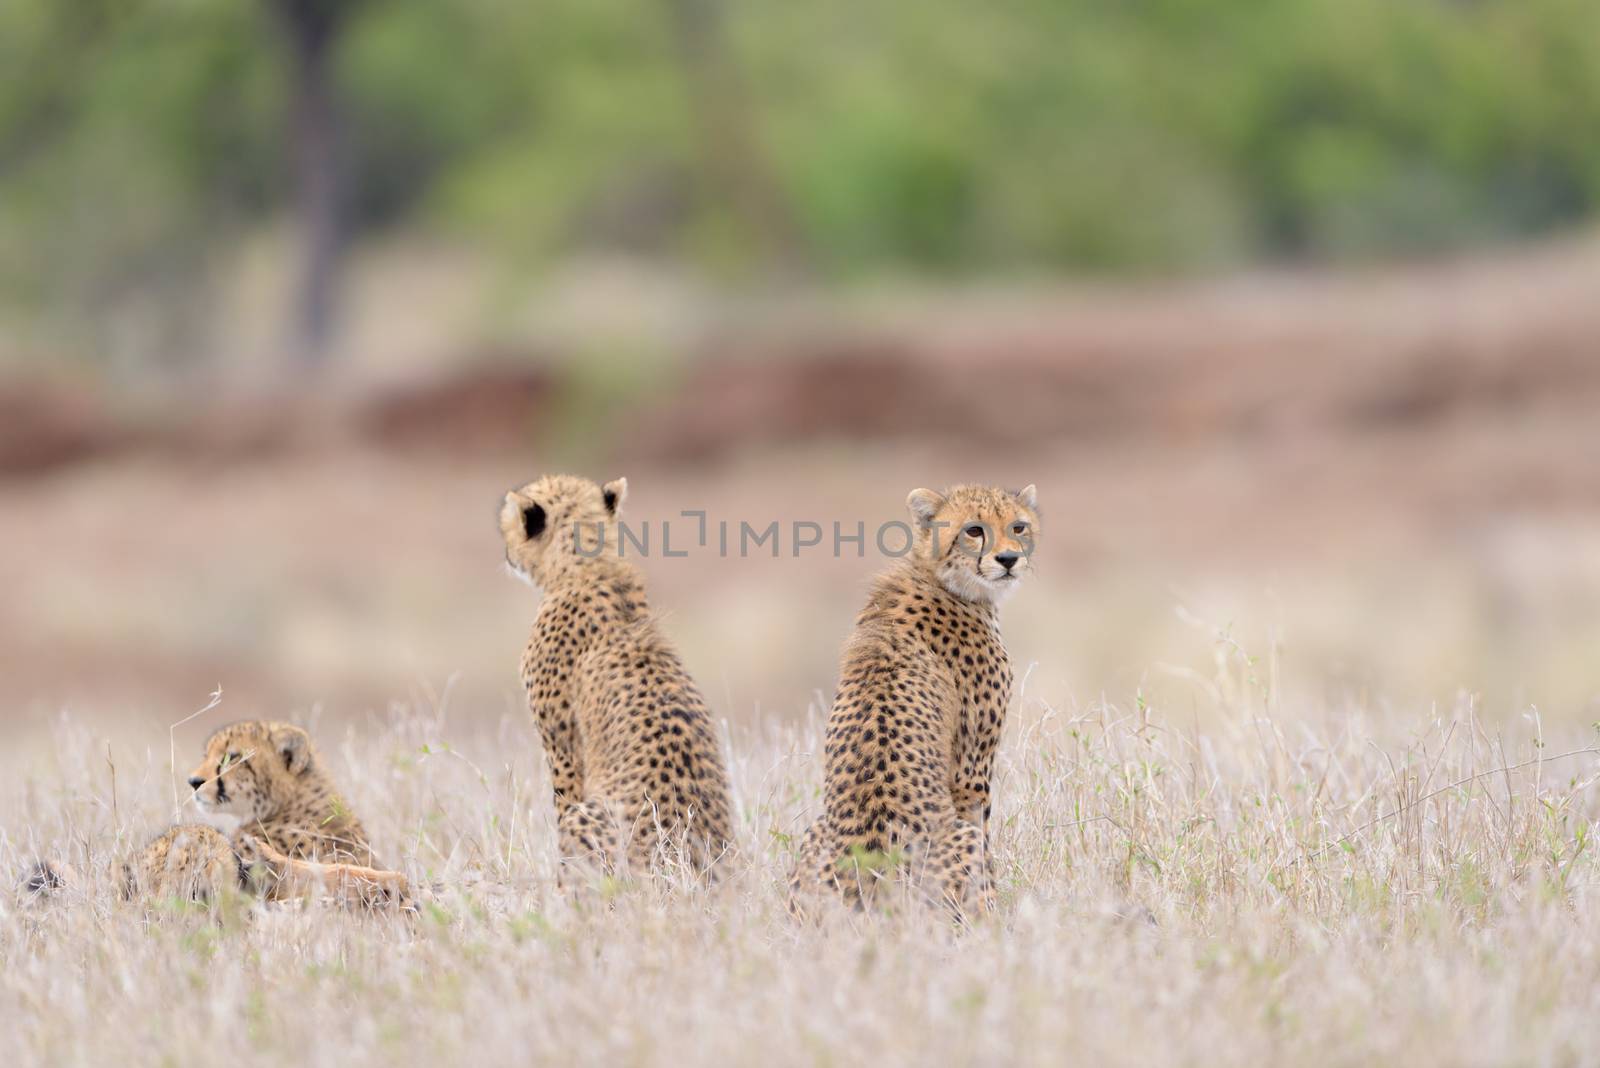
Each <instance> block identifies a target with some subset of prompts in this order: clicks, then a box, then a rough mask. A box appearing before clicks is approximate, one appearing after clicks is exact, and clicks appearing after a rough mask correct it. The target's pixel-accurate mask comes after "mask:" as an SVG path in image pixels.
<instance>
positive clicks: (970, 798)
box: [790, 486, 1038, 917]
mask: <svg viewBox="0 0 1600 1068" xmlns="http://www.w3.org/2000/svg"><path fill="white" fill-rule="evenodd" d="M1035 498H1036V493H1035V490H1034V487H1032V486H1028V487H1027V488H1026V489H1024V490H1022V491H1020V492H1011V491H1007V490H1000V489H991V488H988V487H984V486H956V487H954V488H952V489H950V490H947V491H945V492H944V493H942V494H941V493H934V492H933V491H931V490H926V489H919V490H914V491H913V492H912V493H911V495H910V497H909V498H907V501H906V504H907V506H908V507H909V508H910V510H911V516H912V519H913V520H914V526H915V531H916V537H915V541H914V543H913V546H912V551H911V553H910V554H909V555H908V556H907V557H906V558H905V559H903V560H901V561H899V562H898V563H897V564H896V565H895V566H894V567H892V568H891V569H889V570H888V571H886V572H885V573H884V574H882V575H880V576H879V577H878V579H877V580H876V582H875V583H874V585H873V588H872V592H871V594H870V595H869V597H868V598H867V606H866V607H865V608H864V609H862V611H861V614H860V615H859V616H858V617H857V618H856V627H855V633H853V634H852V635H851V637H850V640H849V642H847V643H846V645H845V648H844V655H843V661H842V664H841V666H840V671H839V691H838V694H837V695H836V696H835V697H834V701H833V710H832V712H831V713H830V715H829V717H828V727H827V736H826V752H825V760H826V769H827V783H826V788H825V792H824V811H823V814H822V816H821V817H820V818H818V820H817V821H816V823H815V824H813V825H812V827H811V829H810V830H809V831H808V832H807V834H806V836H805V839H804V840H803V842H802V843H801V847H800V851H799V856H798V858H797V863H796V868H795V872H794V876H793V878H792V880H791V882H790V902H791V907H792V908H793V909H794V910H795V911H796V912H797V913H801V914H804V913H805V911H806V909H805V899H806V898H807V897H808V896H813V895H815V894H816V893H817V892H818V891H820V890H821V889H822V888H824V887H826V888H828V889H830V890H832V891H834V892H838V893H842V894H843V895H844V897H845V899H846V900H847V901H850V902H852V903H855V904H861V903H863V902H864V901H866V900H869V899H870V896H871V893H872V890H873V887H874V886H875V884H876V883H877V881H879V879H880V878H881V877H882V876H884V875H885V874H886V873H887V872H888V871H889V870H891V869H893V870H897V871H901V872H904V873H905V874H907V875H908V876H910V877H911V880H912V881H913V883H915V884H917V885H919V886H921V887H922V888H923V889H924V890H925V891H927V892H928V893H929V896H930V897H937V898H938V899H940V900H942V901H943V902H944V903H945V904H946V905H947V906H948V907H949V908H950V909H951V910H952V911H954V912H955V913H956V915H957V916H958V917H966V916H968V915H970V914H971V913H972V911H973V909H974V908H975V907H976V908H978V909H981V910H983V911H988V910H989V909H991V908H992V907H993V887H992V878H991V869H990V860H989V845H988V840H989V835H988V826H989V779H990V773H991V771H992V769H993V766H994V753H995V745H996V743H998V741H999V740H1000V729H1001V726H1002V725H1003V724H1004V722H1005V715H1006V708H1007V706H1008V705H1009V704H1010V701H1011V662H1010V660H1009V659H1008V658H1007V656H1006V649H1005V645H1004V643H1003V642H1002V641H1001V638H1000V627H999V622H998V618H997V614H996V610H997V608H998V606H999V604H1000V602H1001V601H1002V600H1004V599H1005V597H1006V596H1007V595H1008V594H1010V593H1011V592H1012V591H1013V590H1015V589H1016V587H1017V584H1018V583H1019V582H1020V581H1021V578H1022V576H1023V575H1024V574H1026V573H1027V572H1028V570H1029V566H1030V562H1029V557H1030V555H1031V553H1032V551H1033V545H1034V539H1035V538H1036V537H1037V534H1038V530H1037V527H1038V515H1037V513H1036V511H1035V506H1036V500H1035Z"/></svg>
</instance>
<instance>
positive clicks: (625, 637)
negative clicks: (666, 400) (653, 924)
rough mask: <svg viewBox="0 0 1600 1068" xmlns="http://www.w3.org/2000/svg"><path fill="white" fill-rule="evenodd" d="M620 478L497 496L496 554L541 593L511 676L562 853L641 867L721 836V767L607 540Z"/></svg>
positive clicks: (683, 676)
mask: <svg viewBox="0 0 1600 1068" xmlns="http://www.w3.org/2000/svg"><path fill="white" fill-rule="evenodd" d="M627 492H628V483H627V480H626V479H620V478H619V479H617V480H616V481H614V482H607V483H606V484H605V485H604V486H598V485H596V484H595V483H593V482H590V481H588V480H587V479H582V478H575V477H573V476H570V475H551V476H548V477H546V478H542V479H540V480H539V481H537V482H532V483H529V484H528V485H526V486H524V487H523V488H521V489H519V490H514V491H512V492H510V493H508V494H506V496H505V501H504V503H503V504H502V506H501V509H500V530H501V533H502V534H503V535H504V536H505V543H506V563H507V566H508V567H510V569H511V570H512V572H513V573H515V574H516V575H518V576H519V577H521V578H523V579H525V580H527V581H528V582H529V583H531V584H532V585H534V586H536V587H537V588H539V589H540V590H542V591H543V593H544V601H543V604H541V605H540V607H539V613H538V615H537V616H536V617H535V619H534V623H533V633H532V634H531V636H530V637H529V638H528V644H527V647H526V649H525V650H524V652H523V654H522V683H523V686H524V688H525V689H526V690H527V692H528V703H529V706H530V708H531V709H532V711H533V715H534V719H535V720H536V721H537V723H538V725H539V733H540V735H541V737H542V738H543V741H544V751H545V759H546V760H547V761H548V763H549V767H550V779H551V785H552V786H553V787H554V794H555V809H556V826H557V830H558V833H559V836H560V851H561V856H562V859H563V860H564V861H569V862H570V861H584V860H589V861H594V862H598V864H599V865H600V866H601V867H602V868H603V869H613V870H615V869H621V868H622V867H623V866H624V865H627V866H628V867H630V868H633V869H638V870H645V869H647V868H649V867H650V866H651V865H652V864H653V863H654V862H655V861H656V860H657V846H658V844H660V843H661V841H662V835H663V834H665V835H666V836H667V838H668V841H670V842H672V843H674V844H675V843H676V842H677V841H679V840H680V838H681V841H682V843H683V846H684V848H685V851H686V853H687V856H688V859H689V860H690V862H691V863H692V864H693V865H694V867H695V868H696V869H698V870H701V871H704V870H706V869H708V868H709V867H710V865H711V863H712V862H713V861H714V860H716V858H717V857H718V856H719V855H720V854H721V853H723V852H724V851H725V850H726V849H727V847H728V845H729V843H730V830H731V821H730V817H729V804H728V779H727V774H726V773H725V771H724V770H723V763H722V754H721V752H720V750H719V749H718V745H717V736H716V732H715V731H714V730H713V728H712V725H711V717H710V715H709V714H708V713H707V711H706V705H705V701H704V700H703V699H702V698H701V696H700V691H699V690H698V689H696V688H695V684H694V681H693V680H692V679H690V678H689V674H688V672H687V671H685V670H684V667H683V662H682V661H681V660H679V659H678V654H677V653H676V652H675V651H674V649H673V647H672V645H671V644H670V643H669V642H668V641H667V639H666V637H665V636H664V635H663V634H662V633H661V628H660V627H659V625H658V624H657V623H656V620H655V618H654V617H653V616H652V615H651V612H650V608H649V606H648V604H646V602H645V595H644V588H643V586H642V585H641V584H640V579H639V575H638V573H637V572H636V571H635V570H634V567H633V565H632V564H630V563H628V562H627V561H625V560H623V559H621V557H620V554H619V552H618V540H617V539H618V531H617V516H618V513H619V512H620V511H621V508H622V502H623V499H624V497H626V495H627Z"/></svg>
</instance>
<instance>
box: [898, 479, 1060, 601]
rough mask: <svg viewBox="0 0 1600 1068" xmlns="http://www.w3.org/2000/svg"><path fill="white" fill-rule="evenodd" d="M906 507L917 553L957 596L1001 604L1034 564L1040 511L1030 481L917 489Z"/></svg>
mask: <svg viewBox="0 0 1600 1068" xmlns="http://www.w3.org/2000/svg"><path fill="white" fill-rule="evenodd" d="M906 507H907V508H909V509H910V510H911V518H912V520H913V522H914V524H915V527H916V531H917V539H916V543H915V545H914V547H913V550H912V551H913V553H914V556H915V559H916V560H918V561H919V562H920V563H922V564H923V565H924V566H926V567H929V568H931V569H933V571H934V573H935V574H936V575H937V576H938V578H939V582H940V583H941V584H942V585H943V586H944V588H945V589H947V590H949V591H950V592H951V593H953V594H955V595H956V596H957V597H962V598H965V599H966V600H969V601H988V602H991V603H994V604H998V603H999V602H1000V601H1002V600H1003V599H1004V598H1005V597H1006V595H1007V594H1009V593H1011V591H1012V590H1014V589H1016V588H1017V583H1018V582H1020V581H1021V580H1022V576H1023V575H1025V574H1027V573H1028V572H1029V571H1030V570H1031V568H1032V556H1033V549H1034V543H1035V540H1036V539H1037V537H1038V526H1039V515H1038V512H1037V511H1036V509H1037V507H1038V491H1037V490H1036V489H1035V488H1034V487H1033V486H1031V485H1030V486H1028V487H1026V488H1024V489H1022V490H1004V489H998V488H994V487H990V486H955V487H952V488H951V489H948V490H946V491H945V492H944V493H935V492H934V491H933V490H928V489H917V490H912V491H911V495H910V496H909V497H907V498H906Z"/></svg>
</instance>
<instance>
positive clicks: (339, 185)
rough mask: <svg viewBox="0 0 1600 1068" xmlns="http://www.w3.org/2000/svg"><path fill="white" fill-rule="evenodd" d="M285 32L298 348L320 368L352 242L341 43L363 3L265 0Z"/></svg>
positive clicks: (294, 332)
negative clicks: (338, 70)
mask: <svg viewBox="0 0 1600 1068" xmlns="http://www.w3.org/2000/svg"><path fill="white" fill-rule="evenodd" d="M267 3H268V5H269V6H270V7H271V9H272V11H273V13H274V14H275V15H276V16H277V21H278V24H279V25H280V26H281V27H282V29H283V36H284V40H285V41H286V42H287V44H288V50H289V57H290V61H291V64H292V68H293V78H292V81H291V86H290V88H291V92H292V93H293V100H292V102H291V119H290V129H291V137H292V140H293V155H294V169H295V211H296V214H297V215H298V216H299V220H298V222H299V227H300V230H301V240H302V241H303V242H304V245H305V247H304V250H303V252H302V257H303V262H302V266H301V273H300V278H299V281H298V283H297V285H296V290H295V305H294V309H293V312H292V316H293V318H292V325H291V329H292V341H293V345H294V350H295V353H296V355H297V356H298V357H299V358H300V360H302V361H303V362H305V363H308V364H313V365H314V364H318V363H321V362H322V360H323V358H324V357H325V356H326V354H327V349H328V343H329V341H330V340H331V338H332V335H333V327H334V315H335V312H336V303H337V299H338V285H339V260H340V257H341V254H342V253H343V251H344V246H345V242H346V240H347V238H348V236H349V225H348V220H347V217H346V216H347V212H346V204H347V201H346V197H345V188H344V175H345V166H346V157H347V151H346V146H345V136H344V129H343V120H342V115H341V110H342V109H341V107H340V102H339V99H338V93H337V89H336V80H335V63H336V62H337V56H338V49H339V44H340V42H341V40H342V39H343V37H344V35H345V33H346V32H347V30H348V27H349V23H350V20H351V17H352V16H353V15H354V13H355V10H356V8H357V7H358V6H360V0H267Z"/></svg>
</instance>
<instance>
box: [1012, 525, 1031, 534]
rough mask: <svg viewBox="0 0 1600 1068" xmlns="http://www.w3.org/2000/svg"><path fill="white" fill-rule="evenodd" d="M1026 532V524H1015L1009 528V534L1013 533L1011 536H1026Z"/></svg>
mask: <svg viewBox="0 0 1600 1068" xmlns="http://www.w3.org/2000/svg"><path fill="white" fill-rule="evenodd" d="M1027 532H1028V524H1026V523H1016V524H1013V525H1012V527H1011V533H1013V534H1026V533H1027Z"/></svg>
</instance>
